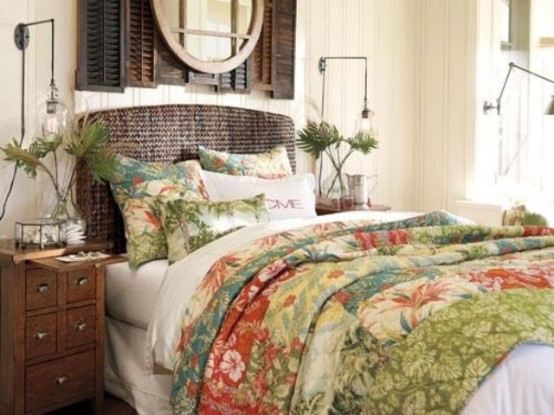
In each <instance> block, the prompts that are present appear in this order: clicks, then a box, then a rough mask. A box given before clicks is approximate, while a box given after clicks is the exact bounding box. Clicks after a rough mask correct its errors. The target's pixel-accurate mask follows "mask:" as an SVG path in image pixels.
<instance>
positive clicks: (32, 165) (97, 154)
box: [0, 115, 117, 202]
mask: <svg viewBox="0 0 554 415" xmlns="http://www.w3.org/2000/svg"><path fill="white" fill-rule="evenodd" d="M108 138H109V133H108V131H107V129H106V127H105V126H104V124H103V123H102V122H101V121H98V120H93V119H91V118H89V117H88V116H87V115H85V116H83V117H82V118H80V119H76V120H73V121H72V122H71V123H70V125H69V126H68V128H67V129H66V131H65V132H64V133H63V134H61V135H56V136H53V137H49V138H48V139H45V138H40V137H39V138H36V139H35V141H33V143H31V144H30V145H29V147H28V148H24V147H22V146H21V145H20V144H19V143H18V142H17V140H15V139H13V141H12V143H9V144H7V145H6V146H4V147H0V150H2V151H3V152H4V154H5V158H4V159H5V160H6V161H8V162H14V163H16V165H17V166H18V168H21V169H23V170H24V171H25V172H26V173H27V175H28V176H29V177H31V178H35V177H36V176H37V172H39V171H41V172H44V173H45V174H46V175H47V176H48V177H49V178H50V181H51V182H52V185H53V186H54V190H55V192H56V197H57V200H58V202H60V201H63V200H67V199H68V197H71V191H72V189H73V187H74V185H75V183H76V181H77V179H78V177H77V171H78V169H77V167H78V166H82V165H83V164H86V166H87V167H88V169H89V170H90V172H91V174H92V179H93V180H94V181H95V182H100V181H102V180H109V179H110V178H112V177H113V176H114V175H115V172H116V168H117V162H116V159H115V154H114V153H113V152H112V151H111V150H110V149H109V148H108V147H106V144H107V141H108ZM59 150H62V151H63V152H65V153H66V154H68V155H70V156H73V157H72V158H70V160H68V161H67V162H66V164H64V165H63V166H62V165H61V164H62V163H60V160H59V154H58V152H59ZM49 155H51V156H52V159H53V166H51V164H52V163H48V162H47V161H46V157H48V156H49ZM67 163H69V166H68V165H67ZM62 169H63V170H64V172H66V173H67V172H68V174H64V175H63V183H62V182H61V181H62V180H61V174H60V173H61V170H62ZM68 169H69V170H68Z"/></svg>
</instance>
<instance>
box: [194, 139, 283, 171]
mask: <svg viewBox="0 0 554 415" xmlns="http://www.w3.org/2000/svg"><path fill="white" fill-rule="evenodd" d="M198 150H199V153H200V164H201V165H202V168H203V169H204V170H208V171H213V172H216V173H224V174H232V175H234V176H257V177H261V178H264V179H278V178H280V177H285V176H291V175H292V169H291V167H290V162H289V157H288V155H287V150H286V148H285V147H275V148H274V149H272V150H271V151H268V152H267V153H259V154H230V153H224V152H221V151H215V150H210V149H208V148H205V147H202V146H198Z"/></svg>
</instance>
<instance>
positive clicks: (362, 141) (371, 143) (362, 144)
mask: <svg viewBox="0 0 554 415" xmlns="http://www.w3.org/2000/svg"><path fill="white" fill-rule="evenodd" d="M346 142H347V143H348V144H349V145H350V147H351V148H352V149H353V150H355V151H359V152H360V153H362V154H363V155H368V154H369V153H371V150H373V149H376V148H379V141H377V139H375V138H374V137H372V136H371V134H369V133H366V132H363V131H359V132H358V133H356V135H354V137H350V138H347V139H346Z"/></svg>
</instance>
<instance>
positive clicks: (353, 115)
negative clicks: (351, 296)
mask: <svg viewBox="0 0 554 415" xmlns="http://www.w3.org/2000/svg"><path fill="white" fill-rule="evenodd" d="M491 1H492V0H491ZM8 2H9V7H8ZM16 3H17V7H16V6H15V4H16ZM35 3H36V4H37V5H36V6H33V7H34V8H36V10H34V9H33V10H32V11H31V10H29V8H28V7H27V6H26V5H27V4H35ZM0 4H2V10H4V11H6V10H8V9H9V10H10V11H11V10H14V7H15V8H16V9H17V10H18V13H16V14H12V15H10V17H3V18H0V19H4V20H0V30H1V31H2V32H1V33H0V52H2V56H6V57H8V56H10V58H8V60H9V61H10V62H16V61H17V57H18V53H17V51H16V50H15V47H14V46H13V44H12V38H11V36H12V35H11V32H12V31H13V27H15V24H16V22H17V21H19V20H27V21H28V20H31V19H33V18H36V19H39V18H49V17H55V18H56V20H57V21H58V20H59V21H60V24H59V25H58V26H57V29H58V30H57V43H56V52H57V60H56V64H57V67H58V70H57V75H56V76H57V80H58V83H59V84H60V86H61V87H62V90H63V92H64V94H65V95H66V97H69V98H70V101H71V98H73V99H74V105H75V109H76V110H77V111H82V110H85V109H88V110H92V109H98V108H112V107H122V106H134V105H149V104H164V103H208V104H220V105H234V106H241V107H247V108H255V109H260V110H264V111H272V112H277V113H283V114H286V115H289V116H291V117H292V118H293V119H294V120H295V122H296V127H297V129H300V128H302V126H303V125H304V124H305V122H306V119H307V118H310V117H311V118H314V117H317V116H318V115H319V109H320V101H321V85H322V77H321V74H320V73H319V71H318V61H319V58H320V57H321V56H345V55H356V56H367V57H368V58H369V82H368V90H369V91H368V92H369V93H368V97H369V106H370V108H372V109H373V110H374V111H375V112H376V121H377V128H378V131H379V140H380V148H379V149H378V150H376V151H374V152H373V153H372V155H371V156H370V157H365V158H364V157H358V156H356V155H354V156H352V158H351V160H350V161H349V163H348V165H347V171H348V172H351V173H365V174H377V175H378V176H379V185H378V186H377V188H376V189H375V191H374V193H373V194H372V200H373V201H374V202H375V203H383V204H389V205H391V206H392V207H393V208H394V209H409V210H415V209H417V210H431V209H436V208H446V209H451V210H453V209H454V201H455V200H456V199H463V198H464V196H465V191H466V187H467V186H468V183H469V182H470V181H471V176H472V171H473V161H472V160H473V144H472V143H473V136H474V130H475V125H474V124H475V122H474V119H475V108H476V105H475V102H476V98H475V92H474V91H475V69H474V68H475V53H476V52H475V50H476V41H475V32H476V21H477V18H476V16H477V13H476V8H477V4H478V0H463V1H460V0H340V1H337V0H298V9H297V21H298V24H297V47H296V85H295V96H296V98H295V100H292V101H289V100H273V99H270V98H269V97H268V96H267V95H266V94H264V93H261V92H256V93H253V94H250V95H238V94H237V95H235V94H216V93H215V92H213V90H212V89H211V88H208V87H204V86H187V87H177V86H167V85H163V86H160V87H158V88H157V89H146V88H144V89H139V88H128V89H126V91H125V93H123V94H116V93H91V92H75V91H73V85H74V70H75V65H76V60H77V58H76V53H77V52H76V38H77V33H76V25H75V22H76V2H68V1H66V0H41V1H40V2H32V1H24V2H12V1H9V0H0ZM7 15H8V14H6V13H4V16H7ZM44 42H45V41H44V40H42V41H40V42H38V43H39V44H41V45H42V44H44ZM43 49H44V48H43ZM38 54H39V53H38V52H37V55H38ZM43 55H44V50H41V51H40V59H41V61H39V57H38V56H36V60H37V63H36V73H35V78H36V80H35V79H33V82H35V81H36V83H37V84H41V85H42V83H43V77H44V74H47V69H46V68H47V65H48V60H46V61H44V59H46V58H48V57H46V58H45V57H44V56H43ZM1 70H2V71H7V72H6V73H5V74H4V72H3V74H4V75H5V76H2V77H1V79H2V81H1V82H2V91H3V94H2V95H3V97H2V102H1V104H0V105H1V108H2V109H3V111H1V112H0V114H1V115H0V120H1V121H2V123H1V125H0V132H1V133H2V134H1V135H0V143H2V144H4V143H6V142H7V140H8V137H7V135H8V136H13V135H16V134H17V129H18V121H17V117H18V110H17V105H14V104H13V101H12V100H11V99H10V98H8V97H9V96H17V94H18V87H17V85H16V82H17V73H18V70H17V65H4V66H3V67H2V69H1ZM8 72H9V73H8ZM327 81H328V84H327V85H328V88H327V91H328V94H327V100H326V102H327V105H326V109H325V113H326V118H327V119H328V120H329V121H331V122H333V123H335V124H337V126H338V127H339V129H340V130H341V132H342V133H343V134H345V135H347V136H348V135H350V134H352V133H353V132H354V131H355V129H356V126H357V124H356V123H357V120H358V117H359V114H360V112H361V109H362V104H363V103H362V98H363V64H362V62H361V61H359V62H358V61H349V62H344V61H334V62H330V63H329V67H328V71H327ZM4 91H7V93H4ZM36 92H37V88H32V89H31V90H29V93H28V97H29V98H28V99H29V100H31V101H33V102H34V101H35V99H34V96H35V95H36ZM31 98H32V99H31ZM298 159H299V164H298V170H299V171H300V172H302V171H314V170H315V165H314V163H313V161H312V160H310V159H309V158H308V157H306V156H305V155H303V154H299V157H298ZM6 171H7V170H6V163H5V162H3V161H0V174H1V175H2V184H1V185H0V191H2V190H3V189H4V187H5V182H6V180H7V178H8V177H7V176H8V175H7V173H6ZM29 187H32V191H29V190H28V189H29ZM35 188H36V184H35V183H34V182H32V181H31V180H28V179H26V178H22V179H21V180H20V181H19V183H18V187H17V189H16V192H15V193H16V196H15V197H14V198H13V200H12V201H11V202H10V218H9V220H5V221H3V222H0V235H1V234H6V233H9V234H11V232H12V226H13V220H14V218H18V217H20V216H21V212H22V211H29V210H31V211H34V210H35V205H38V206H39V207H38V208H37V209H36V210H38V211H40V207H41V205H43V204H44V203H45V202H44V201H43V200H42V197H41V196H40V195H41V193H38V192H37V191H36V190H35ZM0 195H1V193H0ZM0 197H1V196H0Z"/></svg>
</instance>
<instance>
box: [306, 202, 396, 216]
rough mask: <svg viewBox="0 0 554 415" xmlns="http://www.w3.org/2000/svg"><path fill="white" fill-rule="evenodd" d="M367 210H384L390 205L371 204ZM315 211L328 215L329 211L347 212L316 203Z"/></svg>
mask: <svg viewBox="0 0 554 415" xmlns="http://www.w3.org/2000/svg"><path fill="white" fill-rule="evenodd" d="M368 210H374V211H381V212H384V211H387V210H390V206H387V205H375V204H372V205H371V206H370V208H369V209H368ZM315 211H316V213H317V214H318V215H329V214H331V213H339V212H347V211H346V210H338V209H333V207H331V206H327V205H316V207H315ZM357 212H364V211H363V210H359V211H357Z"/></svg>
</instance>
